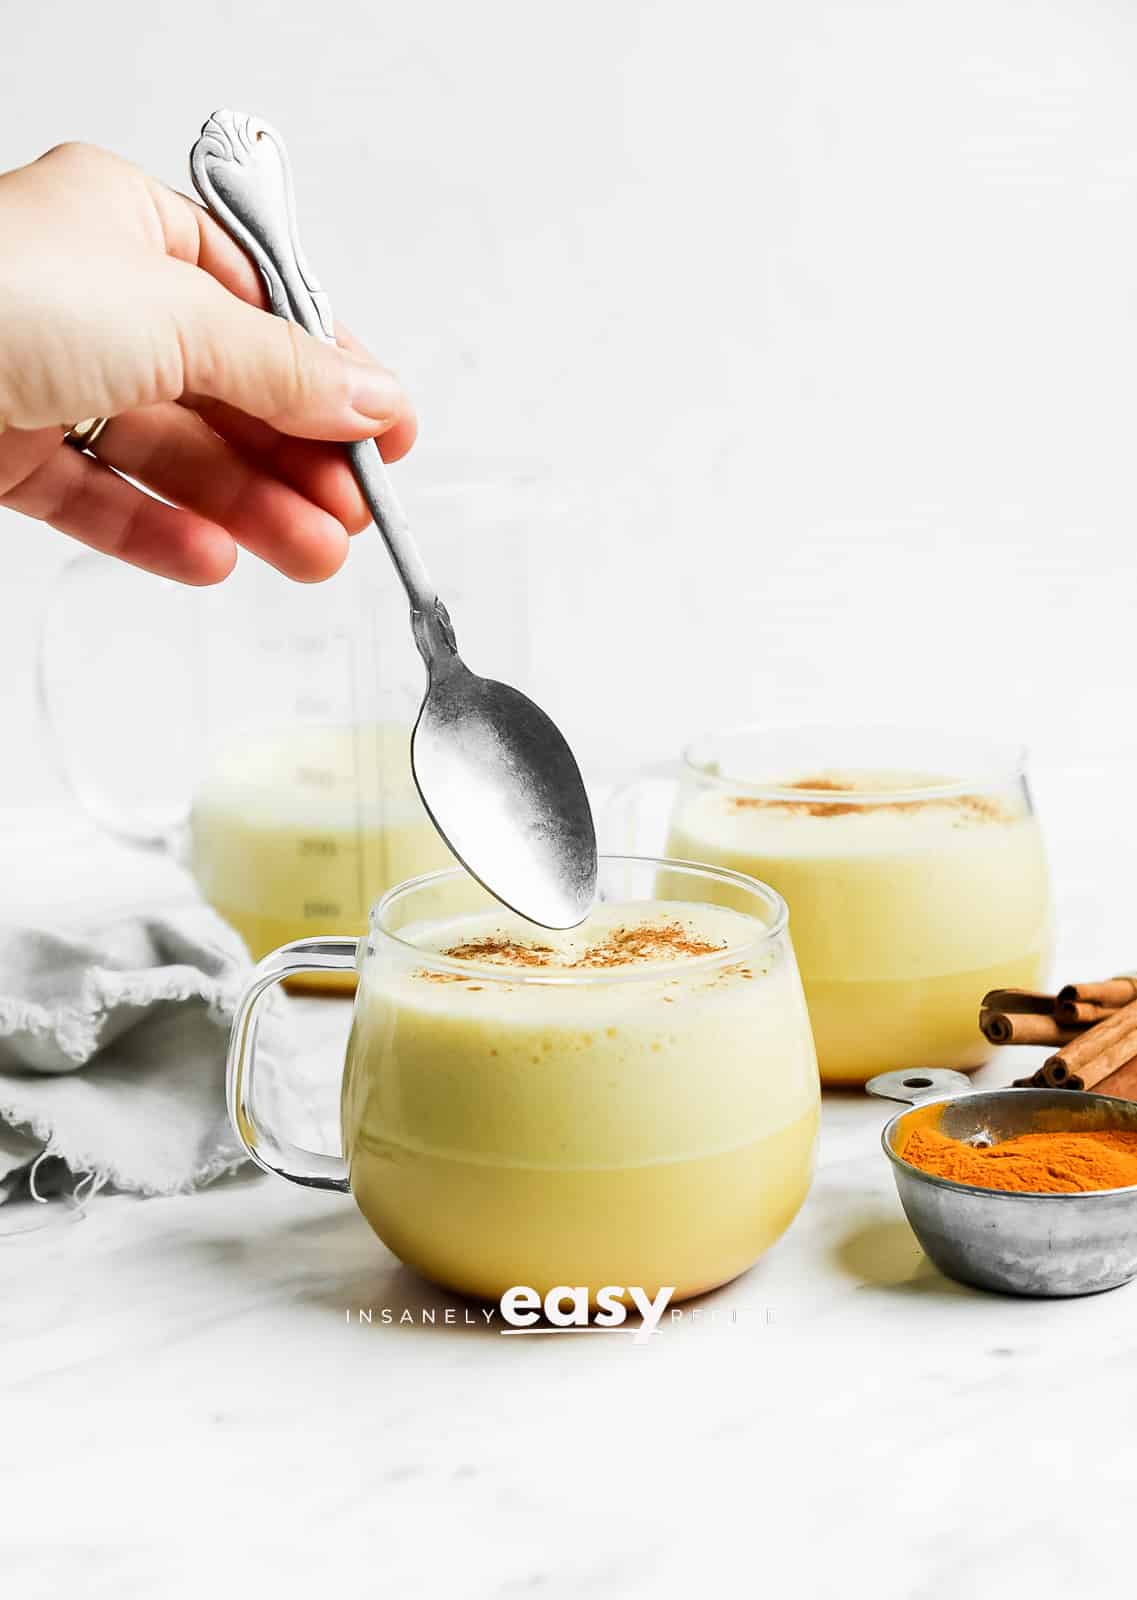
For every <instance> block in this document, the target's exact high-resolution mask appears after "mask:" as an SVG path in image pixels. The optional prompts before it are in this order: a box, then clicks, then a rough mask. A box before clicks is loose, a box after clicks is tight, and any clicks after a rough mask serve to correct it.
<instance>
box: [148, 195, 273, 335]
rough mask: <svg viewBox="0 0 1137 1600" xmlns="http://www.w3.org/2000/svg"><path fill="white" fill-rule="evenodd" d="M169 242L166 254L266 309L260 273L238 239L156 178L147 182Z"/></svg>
mask: <svg viewBox="0 0 1137 1600" xmlns="http://www.w3.org/2000/svg"><path fill="white" fill-rule="evenodd" d="M146 184H147V188H148V189H149V191H150V198H151V199H152V201H153V202H154V209H155V211H156V212H157V214H158V221H159V223H160V224H161V228H162V233H163V236H164V238H165V242H166V253H167V254H168V255H171V256H173V258H174V259H175V260H176V261H185V262H188V263H189V265H190V266H191V267H200V268H201V269H202V271H203V272H208V273H209V275H210V277H212V278H216V279H217V281H218V283H220V284H222V285H224V287H225V288H226V289H228V290H229V292H230V294H235V295H237V296H239V298H240V299H242V300H247V301H248V303H249V304H250V305H253V306H262V307H265V306H267V305H268V296H267V295H266V294H265V287H264V283H263V281H262V279H261V275H260V273H259V272H258V271H257V269H256V267H254V266H253V263H252V262H251V261H250V260H249V258H248V256H247V255H246V254H245V252H244V251H243V250H242V249H241V247H240V245H239V244H237V242H236V241H235V240H234V239H231V238H230V237H229V235H228V234H227V233H226V232H225V229H224V228H223V227H222V226H221V224H220V223H219V222H215V221H214V219H213V218H212V217H211V216H210V214H209V212H208V211H207V210H206V209H205V207H204V206H202V205H199V204H198V202H197V201H196V200H191V199H190V197H189V196H188V195H184V194H181V193H179V192H178V190H176V189H167V187H166V185H165V184H164V183H158V182H157V181H156V180H155V179H154V178H149V177H148V178H147V179H146Z"/></svg>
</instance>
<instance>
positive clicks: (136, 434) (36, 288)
mask: <svg viewBox="0 0 1137 1600" xmlns="http://www.w3.org/2000/svg"><path fill="white" fill-rule="evenodd" d="M0 238H2V239H3V249H2V251H0V505H5V506H10V507H12V508H13V509H14V510H16V511H22V512H24V513H25V515H27V516H30V517H37V518H39V519H40V520H41V521H44V522H49V523H50V524H51V525H52V527H55V528H59V529H61V530H62V532H64V533H67V534H71V535H72V536H73V537H74V538H76V539H79V540H81V541H82V542H83V543H84V544H88V545H91V546H92V547H93V548H95V549H96V550H104V551H107V552H108V553H109V554H112V555H116V556H119V557H121V558H122V559H123V560H124V561H129V562H131V563H132V564H133V565H135V566H139V567H146V568H148V569H149V570H150V571H151V572H157V573H160V574H162V575H163V576H165V577H168V578H177V579H180V580H181V581H182V582H183V583H194V584H206V583H216V582H218V581H219V580H220V579H222V578H224V577H226V576H227V575H228V574H229V573H230V572H231V571H232V569H233V565H234V562H235V561H236V559H237V545H238V544H240V545H243V546H244V547H245V549H247V550H251V551H252V552H253V553H254V554H256V555H258V556H261V557H263V558H264V559H265V560H266V561H269V562H271V563H272V565H273V566H275V567H278V568H279V569H280V570H281V571H282V572H285V573H287V574H288V575H289V576H290V577H293V578H299V579H301V580H303V581H305V582H313V581H315V580H317V579H320V578H326V577H330V576H331V574H332V573H333V572H335V571H337V570H338V568H339V567H340V565H341V564H342V562H343V560H344V557H345V555H346V554H347V535H348V533H353V532H358V531H359V529H360V528H363V527H365V526H366V525H367V523H368V521H369V520H370V519H369V514H368V511H367V509H366V506H365V505H364V503H363V499H362V496H361V495H360V493H359V490H358V489H357V488H356V486H355V482H354V480H353V479H352V477H351V474H350V472H349V471H348V468H347V465H346V463H345V462H344V460H343V456H342V453H341V452H340V451H338V450H336V449H335V448H334V446H332V445H331V444H328V443H322V442H319V441H327V440H341V441H342V440H353V439H366V438H369V437H377V436H379V435H381V436H382V443H381V448H382V451H383V455H384V457H385V458H386V459H387V460H388V461H392V460H396V459H397V458H398V457H399V456H401V455H403V454H405V452H406V451H407V450H409V449H410V447H411V445H412V443H413V442H414V436H415V421H414V414H413V412H412V410H411V407H410V404H409V402H408V400H407V398H406V396H405V395H404V394H403V391H402V389H401V388H400V386H399V384H398V382H397V380H396V379H395V378H394V377H393V376H392V375H391V374H390V373H389V372H385V371H384V370H383V368H381V367H379V366H378V365H377V364H376V363H375V362H373V361H372V360H371V358H370V357H369V356H368V355H367V354H366V352H365V351H364V350H362V349H361V347H360V346H359V345H357V344H356V342H355V341H354V340H353V339H352V338H351V336H350V335H349V334H348V333H346V331H344V330H343V329H339V330H337V338H338V340H339V344H338V345H329V344H324V343H322V342H321V341H320V340H318V339H314V338H312V337H311V336H310V335H308V334H307V333H305V332H304V331H303V330H302V329H300V328H297V327H296V326H295V325H293V324H292V323H287V322H284V321H282V320H281V319H280V318H278V317H274V316H272V315H270V314H269V313H268V312H267V311H266V310H263V309H262V307H264V306H265V305H266V299H265V295H264V290H263V287H262V284H261V280H260V277H259V275H258V273H257V272H256V270H255V269H254V267H253V266H252V263H251V262H250V261H249V260H248V258H247V257H246V256H245V254H244V252H243V251H242V250H240V249H239V248H238V246H237V245H236V244H234V243H233V241H232V240H231V239H230V238H229V236H228V235H227V234H226V233H225V232H224V231H223V229H221V228H220V227H219V226H218V225H217V223H215V222H214V221H213V219H212V217H210V216H209V214H208V212H206V211H204V210H203V209H202V208H201V207H200V206H198V205H195V204H194V203H193V202H192V201H190V200H187V199H186V198H185V196H184V195H180V194H177V193H175V192H174V191H173V190H172V189H167V188H165V187H164V186H163V185H162V184H160V183H157V182H155V181H154V179H152V178H148V177H147V176H146V174H145V173H143V172H141V171H140V170H139V169H138V168H137V167H134V166H132V165H131V164H130V163H129V162H127V161H122V160H120V159H119V158H118V157H117V156H114V155H110V154H109V153H108V152H106V151H104V150H97V149H95V148H93V147H92V146H88V145H61V146H60V147H59V148H58V149H55V150H52V151H49V152H48V154H47V155H45V156H42V157H41V158H40V159H39V160H38V161H34V162H32V164H31V165H30V166H27V167H22V168H20V169H19V170H18V171H15V172H9V173H5V174H3V175H0ZM90 416H107V417H110V418H112V421H111V422H109V423H108V425H107V426H106V428H104V430H103V432H102V434H101V436H100V438H99V440H98V443H97V446H96V449H97V451H98V460H94V459H93V458H92V457H91V456H87V455H83V454H81V453H80V452H79V451H78V450H74V449H72V448H71V447H70V446H68V445H64V444H63V434H64V431H65V430H66V428H67V427H68V426H70V425H71V424H72V423H74V422H76V421H78V420H80V419H82V418H84V417H90ZM120 474H126V475H127V476H128V477H129V478H132V479H134V480H136V483H140V484H145V485H146V486H147V488H149V489H151V490H153V491H154V494H155V495H160V496H161V497H162V499H161V500H159V499H155V498H154V497H153V495H148V494H146V493H144V492H143V490H141V489H139V488H137V487H136V486H135V484H134V483H130V482H128V481H127V477H126V476H120ZM163 502H169V503H168V504H164V503H163Z"/></svg>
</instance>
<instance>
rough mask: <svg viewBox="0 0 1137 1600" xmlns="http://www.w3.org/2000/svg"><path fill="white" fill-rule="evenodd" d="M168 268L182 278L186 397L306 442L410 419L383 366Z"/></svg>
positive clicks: (195, 273) (184, 269) (179, 303)
mask: <svg viewBox="0 0 1137 1600" xmlns="http://www.w3.org/2000/svg"><path fill="white" fill-rule="evenodd" d="M170 268H171V270H173V271H175V272H177V273H178V274H179V275H180V276H181V279H182V281H181V283H180V284H179V285H178V292H177V294H176V296H175V299H174V316H175V322H176V325H177V329H178V335H179V340H180V344H181V351H182V368H183V378H182V385H183V390H185V391H188V392H190V393H192V394H202V395H208V396H209V398H210V399H212V400H223V401H225V402H226V404H228V405H231V406H234V407H236V408H237V410H239V411H244V412H246V413H247V414H248V415H249V416H251V417H260V418H262V420H263V421H265V422H268V423H270V424H271V425H272V426H273V427H274V428H277V429H279V430H280V432H281V433H291V434H296V435H298V436H299V437H300V438H304V439H344V440H347V439H367V438H372V437H374V436H375V435H376V434H380V433H385V432H386V431H387V430H388V429H389V428H392V427H394V426H395V424H396V423H399V422H404V421H407V420H409V419H410V417H411V415H412V412H411V405H410V402H409V400H408V399H407V397H406V395H405V394H404V393H403V390H402V388H401V386H400V384H399V382H398V379H397V378H395V377H393V376H392V374H391V373H389V372H385V371H384V370H383V368H382V367H379V366H376V365H375V364H374V363H373V362H371V361H368V360H367V359H366V358H364V357H361V356H359V355H357V354H355V353H354V352H352V351H348V350H342V349H340V347H339V346H338V345H335V344H326V343H325V342H324V341H323V340H322V339H315V338H313V337H312V335H311V334H308V333H305V331H304V329H303V328H301V327H299V326H297V324H296V323H293V322H286V321H285V320H284V318H283V317H275V316H273V315H272V314H271V312H268V311H261V310H259V309H258V308H257V307H256V306H251V305H249V304H247V303H246V302H245V301H244V300H239V299H238V298H237V296H236V295H233V294H230V293H229V291H228V290H227V289H225V288H223V287H222V286H221V284H219V283H218V282H217V281H216V279H215V278H212V277H210V276H209V274H208V273H206V272H202V271H200V270H199V269H198V268H196V267H190V266H187V265H183V264H182V263H181V262H171V263H170Z"/></svg>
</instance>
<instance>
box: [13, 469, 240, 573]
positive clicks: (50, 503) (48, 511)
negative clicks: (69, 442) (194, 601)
mask: <svg viewBox="0 0 1137 1600" xmlns="http://www.w3.org/2000/svg"><path fill="white" fill-rule="evenodd" d="M3 500H4V504H5V505H7V506H11V507H12V509H13V510H15V511H22V512H23V513H24V515H25V516H29V517H36V518H37V519H38V520H39V521H41V522H47V523H50V524H51V526H52V527H53V528H58V529H59V531H60V532H61V533H67V534H70V535H71V537H72V538H73V539H78V540H80V541H81V542H82V543H83V544H85V545H89V546H90V547H91V549H92V550H102V551H104V552H105V553H106V554H107V555H113V556H118V557H119V559H120V560H122V561H128V562H129V563H130V564H131V566H135V567H143V568H145V570H146V571H147V572H155V573H157V574H158V576H159V577H161V578H175V579H177V581H178V582H179V583H190V584H209V583H220V581H221V579H222V578H227V577H228V576H229V574H230V572H232V570H233V565H234V562H235V561H236V559H237V547H236V545H235V544H234V543H233V540H232V539H231V538H230V537H229V535H228V533H226V531H225V529H224V528H220V527H218V526H217V524H216V523H213V522H210V521H208V520H207V519H206V518H205V517H200V516H198V515H196V514H195V513H194V512H192V511H182V510H179V509H177V508H176V507H174V506H167V505H163V504H162V502H161V501H160V500H154V499H152V498H151V497H150V496H149V495H147V494H144V493H143V492H142V490H141V489H136V488H134V487H133V485H132V484H129V483H127V482H125V481H124V479H122V478H120V477H118V476H117V474H115V473H114V472H112V471H111V470H110V468H109V467H105V466H103V464H102V463H101V462H99V461H95V460H94V459H93V458H92V457H90V456H84V455H80V453H79V451H78V450H71V449H69V448H67V447H66V446H60V448H58V449H57V450H55V452H54V453H53V454H52V455H51V456H50V457H49V458H48V459H47V460H46V461H45V462H43V463H42V464H41V465H40V466H38V467H36V468H35V469H34V470H33V471H32V472H31V473H29V474H28V476H27V477H25V478H24V479H23V480H22V482H20V483H19V484H17V485H16V486H15V487H13V488H11V489H9V490H8V492H7V493H6V494H5V495H4V497H3Z"/></svg>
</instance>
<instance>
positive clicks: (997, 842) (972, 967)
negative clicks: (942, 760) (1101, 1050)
mask: <svg viewBox="0 0 1137 1600" xmlns="http://www.w3.org/2000/svg"><path fill="white" fill-rule="evenodd" d="M875 796H879V799H878V798H874V797H875ZM668 854H669V855H672V856H680V857H683V858H686V859H687V860H693V861H705V862H708V863H710V864H711V865H715V866H726V867H731V868H733V869H735V870H736V871H738V872H744V873H748V874H749V875H750V876H752V877H756V878H760V879H761V880H763V881H764V882H766V883H769V884H770V885H771V886H772V887H773V888H775V889H777V890H778V892H779V893H780V894H781V895H782V896H783V898H784V899H785V900H786V901H787V903H788V905H789V908H790V929H791V932H792V935H793V941H794V946H795V948H796V950H797V953H798V961H799V963H800V966H801V974H802V980H803V982H804V984H805V992H806V998H807V1000H808V1003H809V1011H810V1017H811V1019H812V1022H813V1031H814V1037H815V1040H816V1043H817V1053H818V1059H819V1062H820V1066H821V1075H822V1079H823V1081H824V1082H826V1083H834V1084H843V1083H849V1084H852V1083H863V1082H864V1081H865V1079H867V1078H869V1077H871V1076H872V1075H873V1074H874V1073H877V1072H883V1071H887V1070H889V1069H891V1068H903V1067H911V1066H952V1067H960V1068H963V1069H964V1070H967V1069H969V1068H973V1067H977V1066H979V1065H980V1064H981V1063H982V1062H983V1060H984V1059H985V1058H986V1055H987V1054H988V1046H987V1044H986V1042H985V1040H984V1039H983V1037H982V1036H981V1034H980V1033H979V1031H978V1028H977V1026H976V1013H977V1008H978V1003H979V999H980V997H981V996H982V995H983V994H984V993H986V991H987V990H988V989H992V988H996V987H1020V988H1034V987H1037V986H1038V985H1039V984H1040V983H1041V982H1042V981H1043V979H1044V976H1045V972H1046V968H1047V965H1048V961H1049V950H1050V904H1049V892H1048V882H1047V872H1046V863H1045V857H1044V854H1043V847H1042V838H1041V834H1040V831H1039V828H1038V824H1037V822H1036V820H1035V818H1034V816H1033V815H1032V814H1031V812H1030V810H1029V807H1028V805H1027V803H1026V800H1025V797H1024V796H1023V795H1022V793H1021V792H1020V791H1017V790H1011V789H1008V790H1007V791H1006V792H1003V791H1000V793H999V794H998V795H997V796H996V795H988V794H983V793H962V792H959V791H958V790H955V791H953V790H952V788H951V786H950V781H949V780H948V779H947V778H944V777H940V776H935V775H931V774H920V773H910V772H882V771H841V772H804V773H801V774H790V775H787V778H786V780H785V782H784V783H782V784H779V785H778V786H777V788H776V790H775V791H774V793H773V797H768V796H767V795H766V794H765V793H763V792H746V791H744V790H743V788H742V787H741V786H739V789H738V791H737V792H732V790H731V789H730V787H729V786H728V785H725V784H722V783H716V784H713V785H710V786H707V787H703V786H700V787H698V788H697V789H695V790H694V791H693V792H691V793H689V794H686V795H685V796H683V797H682V798H681V799H680V802H679V804H678V807H677V811H676V815H675V817H674V820H673V823H672V828H671V835H670V838H669V841H668ZM723 893H725V894H727V895H729V890H724V891H723Z"/></svg>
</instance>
